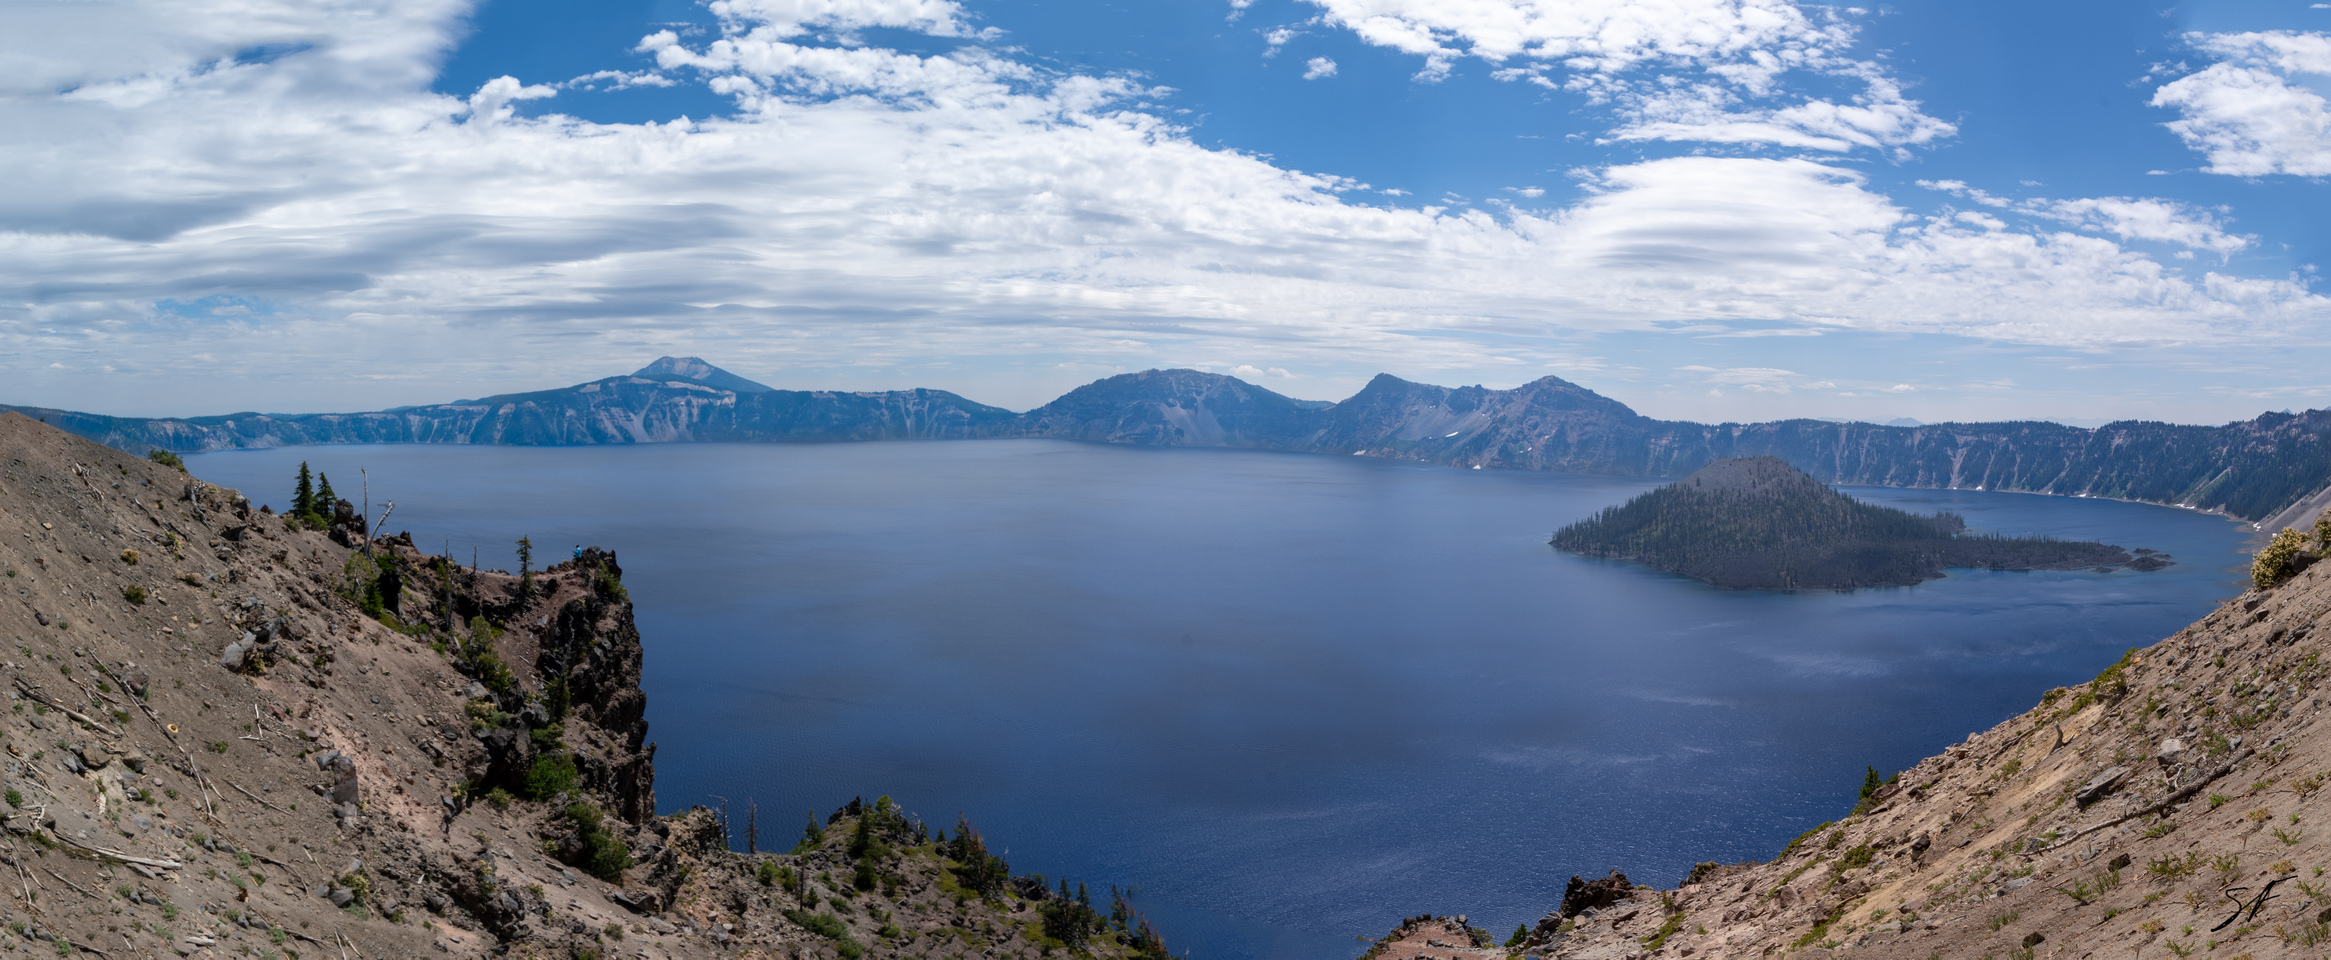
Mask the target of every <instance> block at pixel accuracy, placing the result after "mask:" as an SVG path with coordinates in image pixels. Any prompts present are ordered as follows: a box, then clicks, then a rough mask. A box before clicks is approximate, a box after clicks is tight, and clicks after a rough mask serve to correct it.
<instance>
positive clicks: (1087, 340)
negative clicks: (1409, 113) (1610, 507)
mask: <svg viewBox="0 0 2331 960" xmlns="http://www.w3.org/2000/svg"><path fill="white" fill-rule="evenodd" d="M360 7H362V5H361V4H357V5H355V6H350V5H342V6H340V7H335V8H333V9H334V10H337V11H340V12H339V13H337V14H321V13H315V12H313V11H311V10H310V9H309V8H307V7H305V6H290V5H287V6H286V7H284V8H282V9H281V10H280V11H277V13H278V14H279V15H277V16H273V17H260V18H248V19H238V18H236V17H228V16H225V15H224V14H223V13H222V12H221V11H217V10H214V11H212V14H213V16H211V17H210V18H208V19H205V20H204V22H205V23H206V24H209V26H206V27H204V28H203V29H209V30H213V31H214V32H213V34H210V35H206V36H209V37H210V39H208V40H206V41H205V43H207V44H209V46H201V45H194V46H186V45H184V44H182V43H181V42H180V41H179V40H177V39H175V38H164V39H152V38H143V37H141V36H137V35H134V31H133V34H132V35H125V36H124V37H123V38H122V43H123V45H124V49H134V50H141V51H147V53H145V54H141V55H140V57H130V58H125V59H122V60H120V61H118V62H116V61H105V60H103V58H99V61H100V62H103V63H106V64H111V65H110V66H108V67H107V69H109V70H111V71H112V73H111V74H109V75H102V76H101V75H98V74H95V73H86V72H85V75H83V76H82V79H81V82H80V83H79V84H78V85H76V86H73V87H70V88H66V89H64V90H63V91H62V92H59V91H58V90H56V89H49V90H46V91H45V92H40V93H38V94H37V95H33V94H27V95H24V96H18V97H13V98H8V99H0V123H5V124H6V125H7V127H8V129H10V130H11V131H12V134H13V136H14V144H15V146H14V147H12V149H10V150H8V151H0V184H5V186H0V370H5V369H18V370H25V369H30V368H32V367H33V366H35V365H46V364H48V363H52V362H65V361H70V362H68V363H67V366H77V367H79V368H82V369H86V368H88V367H89V366H92V365H94V362H95V361H97V360H102V361H104V362H113V363H117V364H119V365H120V366H122V368H123V369H125V370H129V371H132V372H138V371H155V370H163V369H175V368H177V367H179V366H182V365H185V364H188V363H193V362H195V361H193V360H192V359H191V358H190V356H189V353H190V351H188V350H186V349H185V344H186V343H188V342H199V343H200V344H202V351H203V352H204V353H208V354H213V355H217V356H221V357H226V358H230V359H229V360H227V361H221V362H222V363H234V364H240V365H242V366H240V367H238V368H237V369H238V370H241V371H244V372H245V374H246V375H245V376H242V377H240V378H238V379H237V382H261V381H264V380H265V379H266V378H269V377H280V376H291V375H293V371H298V375H300V376H332V375H346V376H354V375H357V374H358V373H362V374H364V375H373V374H378V373H380V372H382V371H381V370H380V368H381V367H382V366H384V365H389V363H391V362H393V365H394V366H396V367H397V368H399V369H401V370H415V369H423V368H427V369H431V370H436V371H447V370H451V371H455V373H454V374H452V375H455V376H458V375H459V373H458V371H460V370H463V369H468V368H470V367H472V366H473V365H477V364H482V363H486V362H488V361H487V360H486V359H484V358H489V357H525V358H531V359H529V360H528V362H539V363H544V364H553V363H562V362H572V363H575V364H579V365H588V366H590V367H591V368H593V369H598V368H603V367H604V366H605V358H606V357H607V356H609V355H611V354H612V355H620V356H632V355H636V354H644V355H647V356H653V355H654V354H655V353H656V352H666V348H668V347H672V346H674V345H681V349H686V350H689V351H691V352H695V351H699V350H709V349H710V347H709V346H708V342H717V344H718V345H725V352H721V355H722V356H723V357H727V358H730V359H731V361H732V362H734V363H736V364H738V365H741V366H744V367H745V368H747V369H751V368H754V367H760V368H762V369H775V368H780V367H791V368H801V367H817V366H825V367H847V366H857V367H865V366H882V365H889V364H908V363H923V364H941V363H945V364H958V365H966V364H978V363H982V362H989V363H996V364H1007V363H1012V362H1018V361H1023V360H1027V359H1029V358H1034V357H1042V358H1047V359H1060V358H1069V359H1078V360H1083V361H1086V362H1090V363H1104V364H1108V365H1112V366H1118V365H1124V364H1127V363H1145V362H1155V360H1156V359H1157V358H1160V357H1173V356H1209V357H1253V356H1257V355H1263V356H1269V357H1271V358H1273V359H1274V360H1275V361H1276V362H1278V363H1280V364H1283V366H1281V367H1277V368H1272V367H1263V368H1260V369H1261V375H1262V376H1266V377H1269V376H1279V375H1282V374H1281V373H1280V371H1284V370H1286V369H1290V368H1292V369H1307V370H1309V369H1315V368H1316V369H1324V368H1325V366H1335V367H1347V366H1353V365H1359V366H1377V367H1398V368H1401V369H1405V370H1429V369H1435V368H1459V369H1474V370H1478V369H1483V368H1489V367H1515V368H1528V367H1534V366H1539V365H1542V364H1545V363H1547V362H1549V358H1554V357H1558V356H1567V355H1568V354H1567V350H1568V349H1569V348H1567V347H1562V346H1557V345H1555V344H1556V342H1557V341H1558V339H1559V338H1554V337H1549V336H1547V335H1548V334H1558V333H1572V332H1580V331H1584V332H1593V331H1608V330H1657V329H1663V328H1665V327H1666V326H1667V325H1671V324H1673V323H1675V322H1678V321H1685V322H1707V323H1712V324H1717V325H1719V326H1726V325H1735V324H1737V325H1744V326H1753V327H1756V328H1758V329H1801V330H1809V331H1823V330H1883V331H1912V332H1929V333H1948V334H1958V335H1964V336H1972V337H1982V338H1994V339H2001V340H2009V341H2016V342H2029V343H2059V344H2081V345H2097V344H2112V343H2126V342H2178V341H2189V340H2194V339H2201V338H2209V339H2212V340H2226V339H2228V338H2233V339H2239V338H2242V337H2269V336H2274V335H2277V334H2279V333H2283V332H2286V331H2288V330H2291V329H2293V328H2296V327H2299V326H2302V325H2305V324H2312V323H2320V322H2322V321H2323V320H2324V319H2326V318H2327V317H2331V309H2327V304H2326V301H2325V300H2324V299H2323V298H2321V297H2318V296H2316V295H2314V294H2313V293H2311V292H2310V291H2309V290H2308V289H2307V288H2306V285H2305V284H2304V283H2303V282H2301V281H2298V280H2291V279H2280V278H2256V277H2243V276H2234V275H2227V274H2220V273H2216V272H2204V273H2202V274H2200V275H2198V276H2196V275H2189V274H2188V273H2186V272H2185V271H2184V269H2183V268H2181V267H2178V266H2174V265H2169V264H2165V263H2164V262H2163V261H2160V260H2156V259H2153V258H2151V257H2149V256H2147V255H2146V254H2144V253H2142V252H2139V251H2137V250H2133V249H2131V248H2130V247H2128V246H2126V245H2124V242H2125V241H2130V240H2149V239H2164V240H2168V241H2170V242H2176V243H2184V244H2189V245H2192V246H2194V247H2195V248H2198V249H2203V250H2208V251H2211V252H2223V251H2224V250H2225V249H2229V247H2228V244H2229V243H2231V242H2232V241H2231V240H2229V239H2227V238H2226V237H2227V235H2226V234H2225V233H2224V231H2223V229H2222V228H2220V227H2218V226H2216V224H2215V221H2212V220H2209V219H2207V218H2205V217H2201V216H2199V215H2198V214H2196V213H2194V212H2193V211H2190V210H2184V209H2182V208H2180V209H2169V208H2167V207H2162V208H2153V207H2146V206H2144V204H2145V203H2147V201H2141V200H2123V201H2111V202H2107V201H2102V200H2099V201H2076V202H2070V203H2072V206H2068V207H2063V208H2061V209H2058V210H2056V211H2054V213H2052V214H2048V215H2047V216H2043V215H2042V213H2041V212H2039V211H2036V210H2035V211H2034V212H2033V213H2032V214H2031V215H2030V216H2031V217H2032V218H2034V222H2044V223H2046V224H2051V225H2052V226H2049V227H2048V228H2045V229H2043V228H2038V227H2035V228H2031V229H1995V228H1991V227H1989V226H1987V225H1984V224H1978V223H1969V222H1965V221H1962V220H1959V219H1957V218H1956V217H1952V216H1942V215H1936V216H1917V215H1913V214H1911V213H1910V212H1908V211H1906V210H1904V209H1903V208H1902V207H1901V206H1900V205H1898V204H1897V203H1895V202H1894V200H1893V199H1892V198H1889V197H1887V196H1885V195H1884V194H1882V193H1880V192H1878V191H1876V190H1874V189H1872V187H1871V185H1870V183H1869V181H1868V178H1867V177H1866V176H1865V175H1864V174H1862V173H1860V172H1858V171H1856V170H1854V169H1851V168H1849V167H1847V166H1845V165H1843V164H1829V163H1821V162H1815V161H1813V160H1809V159H1770V158H1745V157H1716V156H1693V157H1676V158H1669V159H1660V160H1650V161H1644V162H1635V163H1620V164H1614V165H1609V166H1603V167H1599V168H1594V169H1590V170H1586V171H1582V172H1581V175H1582V179H1581V181H1580V182H1581V184H1582V185H1583V186H1584V188H1585V190H1586V194H1585V196H1583V197H1582V198H1580V199H1578V200H1577V201H1575V202H1572V203H1569V204H1567V205H1555V206H1553V207H1552V208H1549V209H1521V208H1518V207H1515V208H1502V209H1501V212H1499V213H1497V214H1495V215H1492V214H1491V213H1488V212H1483V211H1481V210H1476V209H1468V208H1464V207H1441V206H1428V207H1425V208H1423V209H1409V208H1402V207H1397V206H1377V205H1372V204H1371V202H1369V201H1370V200H1375V201H1376V202H1380V198H1381V194H1370V193H1367V192H1366V190H1365V187H1364V185H1359V184H1356V183H1354V182H1353V181H1350V180H1346V179H1343V178H1339V177H1335V176H1331V175H1321V174H1309V173H1299V172H1295V171H1291V170H1288V169H1285V168H1282V167H1279V166H1276V165H1274V164H1273V163H1272V162H1271V161H1270V160H1269V159H1268V158H1266V157H1261V156H1257V155H1253V154H1248V153H1242V152H1238V151H1234V150H1225V149H1210V148H1207V147H1203V146H1200V145H1198V144H1197V143H1195V142H1193V140H1192V139H1191V137H1190V136H1188V135H1187V133H1186V132H1185V131H1184V130H1182V129H1181V128H1179V127H1177V126H1175V125H1174V124H1173V123H1171V122H1169V121H1168V120H1166V119H1164V118H1162V117H1161V116H1160V115H1159V113H1158V112H1157V111H1154V110H1149V109H1145V108H1143V107H1142V106H1141V104H1142V103H1143V102H1144V101H1145V100H1146V99H1147V98H1150V97H1153V96H1155V95H1156V94H1157V92H1156V91H1154V90H1151V89H1149V88H1146V87H1144V86H1143V85H1142V84H1141V83H1139V82H1138V81H1137V80H1136V79H1133V78H1127V77H1108V76H1100V77H1095V76H1082V75H1075V74H1061V73H1054V72H1048V71H1046V70H1043V69H1039V68H1037V67H1034V66H1031V65H1029V64H1027V63H1024V62H1022V61H1019V60H1015V59H1012V58H1010V57H1009V56H1007V55H1006V52H1004V51H998V50H993V49H989V48H986V47H982V46H980V45H979V44H978V43H976V42H974V43H972V44H970V45H968V46H966V47H964V48H962V49H959V50H958V51H957V52H954V53H950V54H946V55H936V56H921V55H916V54H912V53H907V52H902V51H897V50H890V49H884V48H880V47H869V46H864V45H862V44H848V43H841V42H838V41H837V42H832V43H827V42H823V41H819V40H817V39H815V38H814V37H813V36H812V34H814V33H815V32H817V31H819V30H837V29H841V28H842V27H844V26H847V25H852V24H860V25H863V24H876V25H885V26H900V25H903V26H904V27H905V28H911V29H919V30H923V31H925V32H930V33H939V34H943V35H946V34H949V32H950V31H952V32H953V34H954V35H960V34H962V33H963V32H965V31H967V30H969V29H970V28H969V27H967V26H965V19H964V17H963V16H962V15H961V13H960V12H959V11H957V10H956V9H955V8H954V7H952V6H949V5H945V4H936V5H933V4H913V3H896V4H883V3H873V2H869V3H865V4H858V5H850V4H841V3H829V4H823V5H817V4H807V3H794V4H790V5H784V6H783V7H782V8H780V7H778V6H777V5H773V4H759V5H744V4H727V5H719V10H720V11H721V15H722V16H723V17H724V18H725V19H724V20H723V21H722V24H721V31H720V33H719V36H718V37H717V38H713V39H710V40H707V41H696V42H690V41H683V40H682V39H681V38H680V37H678V36H676V35H672V34H662V33H659V34H656V35H654V36H651V37H649V38H647V39H646V40H645V41H644V42H643V45H642V47H643V49H644V50H645V51H647V52H649V53H652V54H653V56H654V57H655V58H656V61H657V70H658V71H659V75H662V76H665V77H669V78H672V79H674V80H675V82H688V83H704V84H708V85H712V86H713V87H714V88H715V89H720V90H724V91H726V92H728V93H729V94H730V95H732V96H733V97H734V98H735V100H736V103H737V104H738V110H737V112H736V113H735V114H734V115H732V116H727V117H719V118H710V119H703V120H696V121H675V122H672V123H660V124H599V123H590V122H586V121H582V120H578V119H575V118H572V117H568V116H563V115H560V114H558V113H556V112H548V113H544V114H543V115H539V116H534V117H526V116H520V115H517V111H515V110H513V109H512V105H513V104H514V103H516V102H517V101H519V100H522V99H527V98H543V97H551V94H553V93H555V89H554V88H553V86H552V85H551V84H548V83H536V82H531V81H527V80H523V79H521V78H514V77H512V78H498V79H496V80H494V81H492V82H490V83H488V84H485V85H484V86H482V87H481V88H480V89H479V90H477V91H474V92H473V93H472V94H471V95H469V96H461V97H456V96H444V95H439V94H436V93H432V92H430V91H429V89H428V83H429V79H430V66H429V65H430V64H432V63H434V62H435V60H434V59H433V58H435V57H437V56H440V55H441V54H442V51H443V50H444V49H445V48H446V46H447V44H448V43H449V40H448V38H449V37H450V36H453V35H454V34H455V32H456V31H457V30H458V29H459V24H460V17H461V14H462V9H461V8H459V7H457V6H454V5H447V6H444V7H441V8H435V16H434V17H431V16H421V15H418V14H415V13H414V12H413V11H414V10H415V9H416V8H419V9H423V10H427V9H430V8H427V7H426V6H425V5H418V4H411V3H396V4H389V3H386V2H385V0H380V5H379V6H378V8H377V9H373V8H361V9H359V8H360ZM71 9H80V10H85V11H87V12H88V14H89V16H90V17H93V18H97V19H99V20H103V19H104V18H106V17H110V16H112V14H111V12H110V10H111V7H109V6H104V5H71ZM155 9H156V10H157V11H171V10H175V9H176V8H175V6H173V5H168V4H163V5H158V6H157V7H156V8H155ZM237 9H242V8H237ZM1741 9H1747V8H1741ZM175 16H177V15H176V14H175V13H169V12H161V13H157V18H156V21H155V22H156V23H159V24H161V25H160V26H154V27H152V29H156V30H161V31H163V32H165V33H167V32H168V31H172V30H177V29H180V27H179V26H178V25H177V23H178V21H177V20H174V19H172V18H173V17H175ZM886 18H887V19H886ZM214 21H215V22H214ZM229 21H233V22H242V23H245V25H246V26H245V30H244V32H243V33H241V34H236V33H234V32H233V31H231V30H226V29H225V28H223V27H219V26H218V23H225V22H229ZM105 22H107V23H109V24H112V23H114V21H110V20H107V21H105ZM383 24H387V26H384V25H383ZM83 25H84V26H86V25H87V24H83ZM120 25H123V26H124V28H125V29H128V28H131V27H135V26H136V23H135V22H125V23H124V24H120ZM789 31H790V32H789ZM1816 35H1818V34H1816ZM261 41H264V42H268V43H278V42H280V43H285V44H291V45H294V46H293V47H287V48H286V49H287V50H291V51H292V52H287V53H285V54H283V55H281V56H276V57H271V58H249V59H232V58H230V59H226V60H220V59H218V58H216V57H213V56H211V54H209V53H207V52H205V51H209V50H213V49H217V48H225V49H230V50H232V49H244V48H247V47H249V46H251V45H252V44H253V43H255V42H261ZM1436 42H1439V41H1436ZM1450 42H1451V43H1455V42H1456V41H1454V40H1451V41H1450ZM1661 42H1662V43H1667V42H1669V41H1661ZM1672 42H1673V43H1681V42H1683V41H1682V40H1675V41H1672ZM1726 42H1728V41H1724V40H1722V39H1721V38H1720V37H1713V38H1711V39H1709V40H1708V41H1707V44H1708V45H1709V49H1725V47H1724V44H1725V43H1726ZM1808 42H1809V41H1808ZM1468 43H1469V44H1470V41H1468ZM300 44H304V45H305V46H304V47H299V46H297V45H300ZM9 45H14V46H33V45H37V44H36V43H34V42H33V41H31V40H27V39H26V38H24V37H23V36H22V35H19V34H8V33H5V32H0V49H11V47H10V46H9ZM182 47H183V49H182ZM1452 49H1455V48H1452ZM1464 49H1467V50H1470V49H1472V47H1471V46H1470V45H1468V46H1466V47H1464ZM1524 49H1525V50H1526V49H1532V48H1530V47H1528V46H1527V45H1525V47H1524ZM1663 49H1666V48H1665V47H1660V46H1658V45H1657V44H1652V43H1650V42H1649V41H1646V42H1645V43H1644V44H1637V45H1636V46H1634V47H1628V46H1625V45H1619V46H1609V47H1607V48H1598V49H1597V50H1595V51H1588V53H1591V54H1592V57H1593V59H1592V62H1593V63H1601V62H1606V61H1608V62H1612V63H1623V62H1627V61H1628V58H1630V57H1641V56H1649V55H1651V54H1647V53H1639V52H1630V51H1637V50H1663ZM156 51H160V52H156ZM172 51H176V52H175V53H172ZM1516 55H1519V54H1516ZM1580 55H1581V56H1585V55H1587V54H1585V53H1582V54H1580ZM1660 55H1665V54H1660ZM1742 56H1747V55H1746V54H1742ZM173 57H175V59H173ZM0 63H13V61H11V60H9V58H7V57H4V56H0ZM9 69H16V68H15V67H11V68H9ZM24 69H26V70H33V68H24ZM42 69H46V68H42ZM33 72H37V71H33ZM397 78H402V79H401V80H399V79H397ZM557 103H558V100H557V99H556V98H555V97H551V98H550V99H548V100H547V101H546V102H545V105H546V106H550V107H555V106H556V105H557ZM1961 186H1962V187H1963V186H1964V185H1961ZM1363 194H1365V195H1363ZM2048 216H2054V217H2055V218H2056V219H2052V220H2051V219H2048ZM2213 229H2214V230H2217V232H2216V233H2211V232H2210V231H2211V230H2213ZM2180 238H2183V239H2180ZM202 305H208V306H202ZM230 305H231V306H235V307H237V308H238V309H233V310H220V309H211V307H220V306H230ZM246 308H247V309H246ZM365 358H392V360H391V361H380V360H372V359H365ZM560 358H566V359H565V360H563V361H562V360H561V359H560ZM497 362H500V361H497ZM1323 365H1324V366H1323ZM1792 382H1793V381H1792ZM1797 389H1804V387H1802V386H1799V387H1797Z"/></svg>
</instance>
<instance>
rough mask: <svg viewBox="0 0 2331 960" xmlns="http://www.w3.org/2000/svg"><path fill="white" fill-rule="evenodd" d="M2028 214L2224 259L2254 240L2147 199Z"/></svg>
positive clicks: (2183, 207) (2051, 207)
mask: <svg viewBox="0 0 2331 960" xmlns="http://www.w3.org/2000/svg"><path fill="white" fill-rule="evenodd" d="M2025 209H2026V210H2028V211H2029V212H2032V213H2036V214H2039V215H2041V216H2045V217H2052V218H2055V219H2058V220H2062V221H2064V222H2066V223H2074V224H2078V225H2080V226H2084V227H2089V228H2091V229H2096V230H2103V231H2105V232H2107V233H2111V234H2113V235H2115V236H2118V237H2120V238H2121V239H2124V240H2158V241H2161V242H2164V243H2175V244H2179V245H2182V246H2185V247H2188V248H2191V249H2194V250H2208V251H2211V252H2213V253H2217V254H2219V255H2221V256H2224V255H2230V254H2233V253H2235V252H2236V251H2239V250H2242V249H2245V248H2247V247H2249V246H2250V244H2251V238H2249V237H2243V236H2235V235H2233V234H2230V233H2227V232H2226V230H2225V227H2224V226H2223V225H2221V224H2219V223H2218V221H2217V218H2215V217H2213V216H2210V215H2209V214H2208V213H2207V212H2204V211H2201V210H2196V209H2194V208H2193V207H2192V206H2191V205H2188V204H2183V203H2178V202H2176V201H2174V200H2159V199H2153V198H2145V197H2094V198H2089V199H2082V200H2050V201H2041V202H2038V203H2034V204H2029V205H2026V207H2025Z"/></svg>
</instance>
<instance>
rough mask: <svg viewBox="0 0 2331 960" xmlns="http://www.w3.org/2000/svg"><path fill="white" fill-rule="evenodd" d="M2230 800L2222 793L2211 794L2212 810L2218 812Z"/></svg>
mask: <svg viewBox="0 0 2331 960" xmlns="http://www.w3.org/2000/svg"><path fill="white" fill-rule="evenodd" d="M2228 799H2231V798H2229V797H2227V796H2226V795H2225V794H2222V793H2213V794H2210V809H2212V810H2216V809H2217V808H2219V807H2222V806H2225V805H2226V801H2227V800H2228Z"/></svg>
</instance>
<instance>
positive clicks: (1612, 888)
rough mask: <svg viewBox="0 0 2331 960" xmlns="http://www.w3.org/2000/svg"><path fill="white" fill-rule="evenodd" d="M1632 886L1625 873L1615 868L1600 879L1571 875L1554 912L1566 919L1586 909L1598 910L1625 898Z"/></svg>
mask: <svg viewBox="0 0 2331 960" xmlns="http://www.w3.org/2000/svg"><path fill="white" fill-rule="evenodd" d="M1634 888H1635V885H1634V884H1631V883H1628V882H1627V875H1626V874H1623V873H1620V872H1619V871H1617V870H1613V871H1611V875H1610V876H1607V877H1604V878H1602V879H1600V880H1588V879H1586V878H1584V877H1579V876H1576V875H1573V876H1572V877H1571V878H1570V885H1569V886H1567V887H1565V888H1563V891H1562V907H1561V909H1559V910H1557V911H1555V912H1556V913H1557V914H1559V915H1561V916H1562V917H1563V918H1564V919H1568V918H1570V917H1575V916H1578V915H1579V914H1581V913H1584V912H1586V911H1588V910H1599V909H1601V908H1603V907H1607V906H1610V905H1611V904H1614V903H1617V902H1619V901H1621V900H1624V899H1626V898H1627V894H1628V892H1629V891H1631V890H1633V889H1634Z"/></svg>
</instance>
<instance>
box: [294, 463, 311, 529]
mask: <svg viewBox="0 0 2331 960" xmlns="http://www.w3.org/2000/svg"><path fill="white" fill-rule="evenodd" d="M314 512H316V485H315V481H314V480H313V479H311V478H310V477H309V475H308V462H307V461H305V460H302V461H300V462H299V483H298V484H297V485H296V486H294V487H292V489H291V515H292V516H295V517H302V518H305V517H306V516H307V515H308V514H311V513H314Z"/></svg>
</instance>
